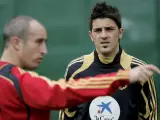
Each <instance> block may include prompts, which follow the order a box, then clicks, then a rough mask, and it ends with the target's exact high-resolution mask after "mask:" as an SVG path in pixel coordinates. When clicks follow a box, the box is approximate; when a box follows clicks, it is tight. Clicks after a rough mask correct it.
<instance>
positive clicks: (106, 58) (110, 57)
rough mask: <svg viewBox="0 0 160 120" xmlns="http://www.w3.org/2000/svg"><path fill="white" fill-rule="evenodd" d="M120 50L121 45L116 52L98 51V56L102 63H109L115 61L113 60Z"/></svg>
mask: <svg viewBox="0 0 160 120" xmlns="http://www.w3.org/2000/svg"><path fill="white" fill-rule="evenodd" d="M118 52H119V47H117V49H116V50H115V51H114V52H112V53H109V54H99V53H98V57H99V59H100V61H101V62H102V63H104V64H108V63H111V62H113V60H114V58H115V56H116V54H117V53H118Z"/></svg>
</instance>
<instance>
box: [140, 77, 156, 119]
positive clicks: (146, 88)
mask: <svg viewBox="0 0 160 120" xmlns="http://www.w3.org/2000/svg"><path fill="white" fill-rule="evenodd" d="M139 120H157V97H156V89H155V84H154V80H153V78H152V79H150V80H149V81H148V82H146V83H145V84H144V85H143V86H142V90H141V95H140V101H139Z"/></svg>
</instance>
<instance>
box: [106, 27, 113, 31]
mask: <svg viewBox="0 0 160 120" xmlns="http://www.w3.org/2000/svg"><path fill="white" fill-rule="evenodd" d="M105 30H106V31H113V30H114V28H113V27H106V28H105Z"/></svg>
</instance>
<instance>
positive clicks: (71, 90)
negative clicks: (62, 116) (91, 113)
mask: <svg viewBox="0 0 160 120" xmlns="http://www.w3.org/2000/svg"><path fill="white" fill-rule="evenodd" d="M6 64H7V63H6V62H2V61H0V69H1V68H3V67H4V66H5V65H6ZM11 71H12V74H14V75H15V76H16V77H17V78H18V80H19V83H20V88H21V91H22V94H23V98H24V101H25V103H26V104H27V105H28V106H29V109H30V120H49V119H50V110H60V109H64V108H69V107H74V106H77V105H79V104H82V103H83V102H88V101H91V100H92V99H94V98H95V97H97V96H106V95H107V94H112V93H114V92H115V91H116V90H117V89H118V87H119V86H122V87H123V86H124V85H126V84H128V83H129V81H128V71H119V72H117V73H111V74H103V75H98V76H96V77H88V78H83V79H77V80H69V82H65V80H64V79H60V80H58V81H55V80H52V81H51V80H50V79H49V78H47V77H44V76H39V75H38V74H37V73H35V72H28V71H24V70H23V69H21V68H19V67H16V66H15V67H13V68H12V70H11ZM0 96H1V97H0V120H27V110H26V107H25V106H24V104H23V102H22V100H21V99H20V97H19V94H18V92H17V91H16V89H15V87H14V84H13V82H12V81H11V80H10V79H8V78H6V77H4V76H1V75H0Z"/></svg>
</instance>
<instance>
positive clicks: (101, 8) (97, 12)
mask: <svg viewBox="0 0 160 120" xmlns="http://www.w3.org/2000/svg"><path fill="white" fill-rule="evenodd" d="M98 18H100V19H102V18H110V19H112V20H114V21H115V23H116V24H117V26H118V28H121V27H122V25H121V24H122V23H121V15H120V12H119V9H117V8H116V7H113V6H111V5H107V4H106V2H99V3H96V5H95V6H94V7H93V9H92V13H91V15H90V18H89V27H90V30H92V23H93V21H94V20H95V19H98Z"/></svg>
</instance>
